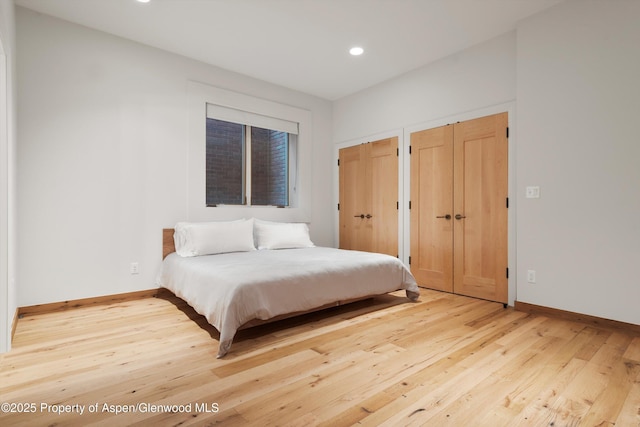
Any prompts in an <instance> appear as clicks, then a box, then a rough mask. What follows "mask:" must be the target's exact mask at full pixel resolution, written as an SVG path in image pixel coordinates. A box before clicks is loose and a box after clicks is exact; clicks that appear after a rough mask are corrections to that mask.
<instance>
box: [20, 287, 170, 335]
mask: <svg viewBox="0 0 640 427" xmlns="http://www.w3.org/2000/svg"><path fill="white" fill-rule="evenodd" d="M163 291H164V289H163V288H156V289H148V290H145V291H137V292H128V293H124V294H115V295H105V296H102V297H93V298H83V299H77V300H71V301H61V302H54V303H50V304H38V305H31V306H27V307H19V308H18V311H17V316H18V317H23V316H29V315H32V314H42V313H51V312H54V311H64V310H70V309H73V308H80V307H87V306H96V305H106V304H113V303H116V302H123V301H131V300H137V299H143V298H153V297H157V296H158V295H159V294H160V293H162V292H163ZM15 323H16V322H15V321H14V328H15Z"/></svg>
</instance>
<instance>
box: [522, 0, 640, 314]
mask: <svg viewBox="0 0 640 427" xmlns="http://www.w3.org/2000/svg"><path fill="white" fill-rule="evenodd" d="M639 23H640V2H637V1H624V0H623V1H615V2H604V1H591V0H579V1H577V0H576V1H569V2H567V3H564V4H561V5H559V6H557V7H555V8H553V9H551V10H549V11H548V12H546V13H542V14H539V15H537V16H534V17H532V18H530V19H528V20H527V21H525V22H523V23H522V24H521V25H520V26H519V28H518V83H517V84H518V89H517V91H518V92H517V95H518V100H517V103H518V118H517V127H518V165H517V181H518V225H517V228H518V235H517V239H518V243H517V254H518V255H517V256H518V300H520V301H523V302H528V303H532V304H538V305H543V306H549V307H555V308H559V309H563V310H568V311H574V312H579V313H585V314H590V315H594V316H599V317H604V318H608V319H614V320H620V321H624V322H630V323H635V324H640V308H639V306H638V303H639V302H640V275H639V274H638V268H639V267H640V226H639V222H638V220H639V218H640V167H638V165H639V163H638V162H639V160H640V139H639V138H638V115H639V114H640V84H639V80H638V79H639V76H640V24H639ZM527 185H539V186H540V188H541V198H540V199H525V198H524V191H525V190H524V188H525V186H527ZM528 269H533V270H536V272H537V283H536V284H535V285H532V284H528V283H527V282H526V270H528Z"/></svg>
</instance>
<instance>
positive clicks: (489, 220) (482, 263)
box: [453, 113, 508, 303]
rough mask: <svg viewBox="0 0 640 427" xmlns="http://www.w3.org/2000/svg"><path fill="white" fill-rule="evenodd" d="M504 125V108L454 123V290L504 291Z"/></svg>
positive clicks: (494, 295) (499, 295)
mask: <svg viewBox="0 0 640 427" xmlns="http://www.w3.org/2000/svg"><path fill="white" fill-rule="evenodd" d="M506 131H507V113H502V114H496V115H493V116H488V117H482V118H479V119H475V120H469V121H466V122H462V123H457V124H456V125H455V129H454V190H453V193H454V209H453V210H454V220H453V224H454V233H453V234H454V252H453V254H454V257H453V265H454V273H453V276H454V277H453V283H454V292H455V293H458V294H463V295H469V296H473V297H477V298H484V299H488V300H492V301H499V302H502V303H507V297H508V281H507V267H508V264H507V259H508V253H507V247H508V242H507V227H508V225H507V212H508V210H507V197H508V140H507V135H506ZM456 218H459V219H456Z"/></svg>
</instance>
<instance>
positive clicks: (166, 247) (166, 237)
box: [162, 228, 176, 259]
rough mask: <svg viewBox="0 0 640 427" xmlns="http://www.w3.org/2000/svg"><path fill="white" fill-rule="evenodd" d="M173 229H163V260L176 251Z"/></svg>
mask: <svg viewBox="0 0 640 427" xmlns="http://www.w3.org/2000/svg"><path fill="white" fill-rule="evenodd" d="M173 231H174V230H173V228H163V229H162V259H165V258H166V257H167V255H169V254H170V253H171V252H175V251H176V246H175V244H174V243H173Z"/></svg>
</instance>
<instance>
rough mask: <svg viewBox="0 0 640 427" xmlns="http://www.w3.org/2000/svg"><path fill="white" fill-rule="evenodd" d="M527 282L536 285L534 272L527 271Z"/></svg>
mask: <svg viewBox="0 0 640 427" xmlns="http://www.w3.org/2000/svg"><path fill="white" fill-rule="evenodd" d="M527 282H529V283H536V271H535V270H527Z"/></svg>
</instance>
